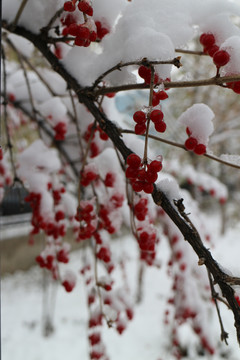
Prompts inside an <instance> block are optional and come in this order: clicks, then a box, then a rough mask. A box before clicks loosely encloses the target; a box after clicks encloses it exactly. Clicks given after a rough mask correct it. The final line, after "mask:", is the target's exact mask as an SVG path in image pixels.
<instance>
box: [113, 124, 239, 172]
mask: <svg viewBox="0 0 240 360" xmlns="http://www.w3.org/2000/svg"><path fill="white" fill-rule="evenodd" d="M120 132H121V133H122V134H135V132H134V131H133V130H128V129H121V130H120ZM142 136H145V134H144V135H142ZM148 137H149V138H150V139H153V140H157V141H160V142H162V143H165V144H168V145H171V146H174V147H178V148H180V149H183V150H185V151H189V150H187V149H186V148H185V146H184V145H183V144H179V143H177V142H175V141H171V140H167V139H163V138H160V137H159V136H155V135H150V134H149V135H148ZM196 156H199V155H196ZM202 156H205V157H207V158H209V159H211V160H214V161H217V162H219V163H221V164H223V165H227V166H230V167H233V168H235V169H240V165H237V164H234V163H231V162H229V161H226V160H222V159H220V158H219V157H217V156H214V155H210V154H207V153H206V154H203V155H202Z"/></svg>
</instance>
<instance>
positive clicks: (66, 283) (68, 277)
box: [62, 270, 76, 292]
mask: <svg viewBox="0 0 240 360" xmlns="http://www.w3.org/2000/svg"><path fill="white" fill-rule="evenodd" d="M62 285H63V287H64V288H65V290H66V291H67V292H71V291H72V290H73V288H74V287H75V285H76V275H75V274H74V273H73V272H72V271H70V270H68V271H66V272H65V274H64V276H63V279H62Z"/></svg>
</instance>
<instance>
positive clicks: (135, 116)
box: [133, 110, 146, 124]
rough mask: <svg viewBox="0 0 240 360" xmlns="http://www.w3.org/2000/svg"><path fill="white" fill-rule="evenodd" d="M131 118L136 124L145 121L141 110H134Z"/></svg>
mask: <svg viewBox="0 0 240 360" xmlns="http://www.w3.org/2000/svg"><path fill="white" fill-rule="evenodd" d="M133 120H134V121H135V122H136V123H138V124H142V123H145V121H146V115H145V113H144V112H143V111H141V110H139V111H136V112H135V113H134V114H133Z"/></svg>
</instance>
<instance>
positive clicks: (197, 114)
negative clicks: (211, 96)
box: [178, 104, 214, 146]
mask: <svg viewBox="0 0 240 360" xmlns="http://www.w3.org/2000/svg"><path fill="white" fill-rule="evenodd" d="M213 118H214V113H213V111H212V110H211V109H210V108H209V106H207V105H205V104H194V105H192V106H191V107H190V108H188V109H187V110H186V111H185V112H183V113H182V114H181V115H180V117H179V119H178V120H179V122H180V123H181V124H182V125H184V126H185V127H186V128H188V131H190V133H191V137H192V138H194V139H196V140H197V142H198V143H200V144H204V145H205V146H206V145H207V143H208V139H209V136H210V135H211V134H212V132H213V129H214V128H213V122H212V120H213ZM189 145H190V144H189ZM192 146H193V145H192Z"/></svg>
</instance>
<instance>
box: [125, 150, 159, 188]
mask: <svg viewBox="0 0 240 360" xmlns="http://www.w3.org/2000/svg"><path fill="white" fill-rule="evenodd" d="M127 165H128V167H127V169H126V177H127V178H128V179H129V180H130V182H131V184H132V188H133V190H134V191H136V192H140V191H142V190H143V191H144V192H145V193H147V194H151V193H152V192H153V189H154V186H153V184H154V183H155V181H156V180H157V178H158V172H159V171H161V169H162V162H161V161H159V160H153V161H152V162H151V163H149V164H147V166H145V167H144V165H143V164H142V160H141V158H140V157H139V156H138V155H136V154H134V153H132V154H130V155H129V156H128V157H127Z"/></svg>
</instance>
